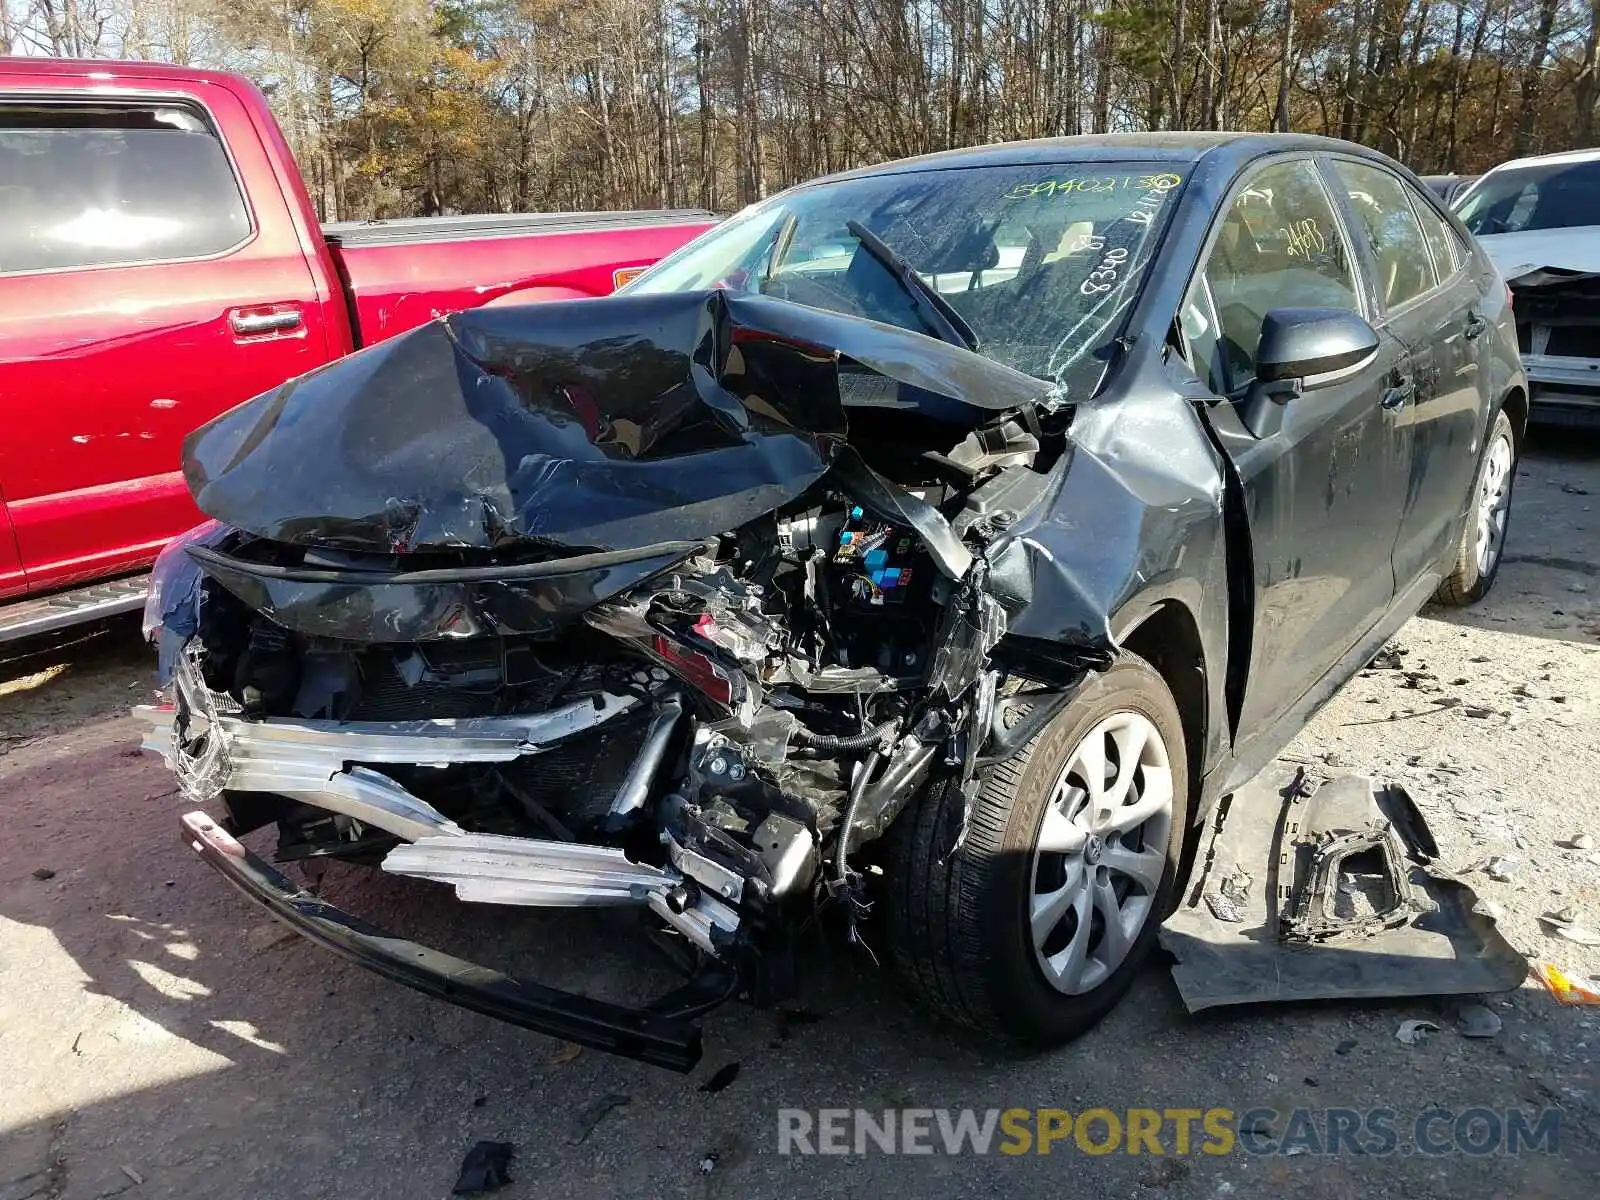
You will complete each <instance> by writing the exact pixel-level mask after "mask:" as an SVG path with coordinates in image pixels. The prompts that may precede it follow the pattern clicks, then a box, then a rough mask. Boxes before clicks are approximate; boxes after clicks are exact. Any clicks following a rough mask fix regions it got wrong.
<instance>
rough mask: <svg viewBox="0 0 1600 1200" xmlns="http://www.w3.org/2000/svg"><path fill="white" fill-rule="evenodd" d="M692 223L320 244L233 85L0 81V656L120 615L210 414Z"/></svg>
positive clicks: (551, 289) (2, 74) (296, 179)
mask: <svg viewBox="0 0 1600 1200" xmlns="http://www.w3.org/2000/svg"><path fill="white" fill-rule="evenodd" d="M712 223H713V218H712V217H711V215H710V214H709V213H704V212H624V213H581V214H553V215H544V214H537V215H516V216H474V217H437V218H422V219H408V220H397V221H380V222H367V223H349V224H333V225H321V224H319V223H318V221H317V218H316V213H315V210H314V209H313V208H312V205H311V201H310V198H309V197H308V196H307V194H306V188H305V184H304V182H303V181H302V180H301V177H300V173H299V170H298V168H297V167H296V165H295V162H294V158H293V156H292V155H291V154H290V151H289V146H288V143H287V142H286V141H285V140H284V137H283V133H282V132H281V131H280V130H279V128H278V125H277V122H276V121H275V120H274V119H273V117H272V113H271V111H270V110H269V109H268V107H267V103H266V100H265V99H264V98H263V97H262V95H261V93H260V92H258V91H257V90H256V88H255V87H254V86H253V85H252V84H250V83H249V82H248V81H246V80H244V79H241V78H239V77H237V76H234V75H227V74H220V73H216V72H210V71H195V70H189V69H186V68H180V67H173V66H166V65H162V64H153V63H120V62H117V63H114V62H73V61H64V60H51V59H39V60H30V59H15V58H4V59H0V641H4V640H7V639H8V638H14V637H20V636H24V635H30V634H34V633H38V632H43V631H45V630H49V629H53V628H57V627H59V626H62V625H65V624H70V623H72V622H74V621H77V620H83V619H87V618H90V617H97V616H102V615H108V614H110V613H113V612H117V611H121V610H124V609H129V608H133V607H135V606H137V605H138V603H139V602H140V599H141V597H142V595H143V590H144V581H143V577H142V575H136V574H135V573H136V572H140V571H142V569H143V568H144V567H145V566H147V565H148V564H149V563H150V561H151V560H152V559H153V558H154V557H155V554H156V552H157V551H158V550H159V549H160V548H161V545H162V543H163V542H165V541H166V540H167V539H168V538H169V537H171V536H172V535H173V534H175V533H178V532H180V531H181V530H183V529H185V528H187V527H189V526H190V525H192V524H194V523H195V521H196V520H198V519H199V518H198V514H197V513H196V511H195V509H194V507H193V505H192V504H191V503H190V499H189V493H188V491H187V490H186V489H185V487H184V483H183V478H182V475H181V474H180V471H179V455H180V446H181V443H182V440H183V437H184V435H185V434H187V433H188V432H189V431H190V430H192V429H194V428H195V427H197V426H199V425H200V424H202V423H203V422H205V421H207V420H209V419H210V418H212V417H214V416H216V415H217V414H218V413H220V412H222V411H224V410H225V409H227V408H230V407H232V406H233V405H235V404H237V403H239V402H240V401H243V400H246V399H248V398H249V397H251V396H254V395H257V394H258V393H260V392H263V391H266V390H267V389H269V388H271V387H274V386H276V385H277V384H279V383H281V382H283V381H284V380H285V379H288V378H290V377H292V376H295V375H300V374H303V373H304V372H306V371H309V370H311V369H313V368H314V367H317V366H320V365H321V364H323V363H326V362H329V361H331V360H333V359H336V358H338V357H340V356H341V355H345V354H349V353H350V352H351V351H352V350H356V349H359V348H360V347H362V346H364V345H369V344H371V343H373V342H376V341H381V340H382V339H384V338H387V337H390V336H392V335H394V334H397V333H400V332H402V331H404V330H406V329H410V328H412V327H413V326H416V325H419V324H422V323H423V322H425V321H427V320H429V319H431V318H432V317H434V316H436V315H438V314H440V313H444V312H450V311H453V310H457V309H463V308H472V307H475V306H478V305H482V304H500V303H524V302H528V301H536V300H559V299H567V298H573V297H585V296H597V295H604V294H606V293H608V292H610V291H611V290H612V289H613V288H614V287H615V286H617V285H618V283H620V282H622V281H624V280H625V279H626V278H627V277H629V276H630V275H631V274H633V273H636V272H637V271H638V270H639V269H641V268H643V267H645V266H648V265H649V264H651V263H653V262H654V261H656V259H658V258H660V257H662V256H663V255H665V254H667V253H669V252H670V251H673V250H675V249H677V248H678V247H679V246H681V245H682V244H684V243H685V242H687V241H689V240H690V239H691V238H692V237H694V236H695V235H697V234H699V233H700V232H701V231H703V230H705V229H706V228H708V227H709V226H710V225H711V224H712ZM108 581H109V582H108ZM19 598H20V599H19ZM8 602H9V603H8Z"/></svg>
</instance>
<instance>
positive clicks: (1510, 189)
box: [1456, 161, 1600, 237]
mask: <svg viewBox="0 0 1600 1200" xmlns="http://www.w3.org/2000/svg"><path fill="white" fill-rule="evenodd" d="M1597 207H1600V161H1590V162H1562V163H1542V164H1535V165H1531V166H1526V167H1511V168H1509V169H1506V170H1500V171H1491V172H1490V173H1489V174H1487V175H1485V176H1484V177H1483V178H1482V179H1480V180H1479V181H1478V185H1477V186H1476V187H1474V188H1473V189H1472V190H1471V191H1469V192H1467V193H1466V195H1464V196H1462V197H1461V199H1460V200H1459V201H1458V202H1457V204H1456V214H1457V215H1458V216H1459V217H1460V218H1461V221H1462V224H1464V225H1465V226H1466V227H1467V229H1468V230H1470V231H1471V232H1472V233H1473V234H1474V235H1476V236H1479V237H1482V236H1485V235H1487V234H1494V233H1522V232H1524V231H1526V230H1531V229H1571V228H1573V227H1575V226H1580V225H1597V224H1600V215H1597V211H1596V210H1597Z"/></svg>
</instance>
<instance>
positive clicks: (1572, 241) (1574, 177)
mask: <svg viewBox="0 0 1600 1200" xmlns="http://www.w3.org/2000/svg"><path fill="white" fill-rule="evenodd" d="M1452 207H1453V208H1454V209H1455V211H1456V214H1457V215H1458V216H1459V217H1460V218H1461V220H1462V223H1463V224H1465V225H1466V227H1467V229H1468V230H1469V231H1471V232H1472V234H1474V235H1475V236H1476V237H1477V239H1478V241H1479V242H1481V243H1482V245H1483V248H1484V250H1485V251H1487V252H1488V255H1489V257H1490V258H1491V259H1492V260H1493V261H1494V264H1495V266H1496V267H1497V268H1499V271H1500V274H1501V275H1502V276H1503V277H1504V278H1505V280H1506V282H1507V284H1509V285H1510V287H1511V291H1512V295H1513V307H1514V309H1515V311H1516V318H1517V343H1518V346H1519V348H1520V349H1521V351H1522V361H1523V366H1524V367H1525V368H1526V370H1527V373H1528V383H1529V387H1530V388H1531V390H1532V393H1533V395H1532V397H1531V399H1532V402H1533V413H1534V415H1535V417H1537V418H1540V419H1543V420H1552V421H1561V422H1563V423H1583V424H1589V423H1600V150H1573V151H1569V152H1568V153H1565V154H1547V155H1543V156H1541V157H1538V158H1519V159H1515V160H1513V161H1511V162H1508V163H1503V164H1502V165H1500V166H1498V167H1496V168H1494V170H1492V171H1490V172H1489V173H1488V174H1487V175H1484V176H1482V177H1481V178H1480V179H1478V180H1477V182H1476V183H1474V184H1473V185H1472V186H1471V187H1470V188H1468V189H1467V190H1466V191H1465V192H1463V193H1462V194H1461V195H1460V196H1459V197H1458V198H1457V199H1456V200H1455V202H1454V204H1453V205H1452Z"/></svg>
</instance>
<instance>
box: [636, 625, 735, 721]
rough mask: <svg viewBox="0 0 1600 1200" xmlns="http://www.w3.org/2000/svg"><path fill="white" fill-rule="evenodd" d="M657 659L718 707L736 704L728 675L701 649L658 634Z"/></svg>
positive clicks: (656, 644)
mask: <svg viewBox="0 0 1600 1200" xmlns="http://www.w3.org/2000/svg"><path fill="white" fill-rule="evenodd" d="M655 651H656V657H658V658H659V659H661V661H662V662H663V663H665V664H666V665H667V666H668V667H670V668H672V671H673V673H674V674H676V675H677V676H678V678H680V679H682V680H683V681H684V682H685V683H687V684H689V685H691V686H693V687H696V688H699V689H700V691H702V692H704V693H705V694H706V695H707V696H710V697H711V698H712V699H713V700H715V701H716V702H717V703H718V704H732V703H733V684H732V683H730V682H729V680H728V673H727V672H726V671H724V670H723V669H722V668H721V667H719V666H717V664H716V663H714V662H712V661H711V660H710V659H709V658H707V657H706V656H705V655H704V654H702V653H700V651H698V650H693V649H690V648H689V647H687V646H682V645H679V644H678V643H677V642H674V641H672V640H671V639H669V638H665V637H662V636H661V635H660V634H659V633H658V634H656V641H655Z"/></svg>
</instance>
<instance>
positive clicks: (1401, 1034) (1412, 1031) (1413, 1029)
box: [1394, 1020, 1439, 1046]
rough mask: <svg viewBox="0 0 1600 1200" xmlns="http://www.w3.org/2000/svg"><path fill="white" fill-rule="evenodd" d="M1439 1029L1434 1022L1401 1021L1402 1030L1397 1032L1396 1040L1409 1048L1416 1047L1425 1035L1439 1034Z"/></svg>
mask: <svg viewBox="0 0 1600 1200" xmlns="http://www.w3.org/2000/svg"><path fill="white" fill-rule="evenodd" d="M1438 1031H1439V1027H1438V1026H1437V1025H1435V1024H1434V1023H1433V1022H1432V1021H1417V1020H1411V1021H1401V1022H1400V1028H1399V1029H1398V1030H1396V1031H1395V1035H1394V1036H1395V1040H1396V1041H1398V1042H1403V1043H1404V1044H1405V1045H1407V1046H1415V1045H1416V1044H1417V1043H1418V1042H1420V1041H1421V1040H1422V1035H1423V1034H1425V1033H1437V1032H1438Z"/></svg>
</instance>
